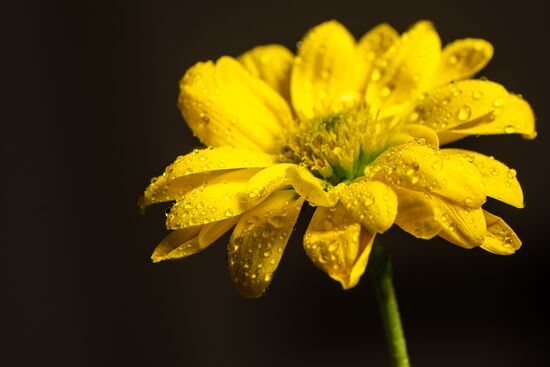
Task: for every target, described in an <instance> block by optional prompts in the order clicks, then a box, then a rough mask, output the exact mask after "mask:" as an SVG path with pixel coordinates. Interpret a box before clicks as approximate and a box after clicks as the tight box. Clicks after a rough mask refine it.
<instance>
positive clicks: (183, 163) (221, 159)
mask: <svg viewBox="0 0 550 367" xmlns="http://www.w3.org/2000/svg"><path fill="white" fill-rule="evenodd" d="M276 159H277V157H276V156H273V155H270V154H266V153H261V152H250V151H247V150H240V149H235V148H229V147H220V148H207V149H200V150H199V149H195V150H194V151H193V152H191V153H189V154H186V155H182V156H179V157H178V158H177V159H176V160H175V162H174V163H172V164H171V165H169V166H168V167H166V169H165V170H164V173H163V174H162V175H161V176H159V177H156V178H154V179H153V180H151V184H150V185H149V186H148V187H147V189H146V190H145V193H144V195H143V197H141V198H140V199H139V202H138V203H139V205H140V207H141V208H142V209H144V208H145V207H146V206H148V205H151V204H154V203H159V202H163V201H171V200H175V199H176V197H177V196H181V195H183V194H184V193H185V192H187V191H189V190H191V189H193V188H194V187H197V186H200V185H201V184H202V183H205V182H206V181H208V180H210V179H213V178H214V177H216V176H217V175H219V174H222V173H227V170H231V169H238V168H258V167H268V166H270V165H273V164H275V161H276ZM212 173H214V174H212Z"/></svg>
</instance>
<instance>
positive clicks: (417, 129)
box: [387, 124, 439, 149]
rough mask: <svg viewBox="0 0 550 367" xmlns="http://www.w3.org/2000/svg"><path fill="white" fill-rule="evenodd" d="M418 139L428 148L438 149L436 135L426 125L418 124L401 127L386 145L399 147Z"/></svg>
mask: <svg viewBox="0 0 550 367" xmlns="http://www.w3.org/2000/svg"><path fill="white" fill-rule="evenodd" d="M419 139H421V140H423V141H424V142H425V143H426V144H428V145H429V146H430V147H432V148H434V149H439V137H438V136H437V133H436V132H435V131H434V130H433V129H431V128H429V127H427V126H426V125H420V124H406V125H402V126H401V127H400V128H399V131H397V132H396V133H393V134H392V135H391V136H390V138H389V139H388V142H387V145H388V146H393V145H400V144H405V143H408V142H410V141H413V140H419Z"/></svg>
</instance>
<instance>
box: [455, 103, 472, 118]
mask: <svg viewBox="0 0 550 367" xmlns="http://www.w3.org/2000/svg"><path fill="white" fill-rule="evenodd" d="M471 115H472V109H471V108H470V107H469V106H467V105H464V106H462V107H460V108H459V109H458V112H457V115H456V117H457V118H458V121H467V120H468V119H469V118H470V116H471Z"/></svg>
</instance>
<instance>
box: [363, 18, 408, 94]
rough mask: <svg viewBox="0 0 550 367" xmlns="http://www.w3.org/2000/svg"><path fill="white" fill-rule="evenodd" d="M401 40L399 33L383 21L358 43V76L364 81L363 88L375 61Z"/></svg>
mask: <svg viewBox="0 0 550 367" xmlns="http://www.w3.org/2000/svg"><path fill="white" fill-rule="evenodd" d="M398 40H399V33H397V31H396V30H395V29H393V27H392V26H390V25H389V24H387V23H382V24H379V25H377V26H376V27H374V28H373V29H371V30H370V31H368V32H367V33H365V34H364V35H363V37H361V39H360V40H359V42H358V44H357V52H358V54H359V58H360V59H361V60H362V61H363V62H362V63H358V65H359V70H358V74H357V75H358V78H359V79H360V80H362V81H363V83H362V85H361V88H362V89H363V88H365V86H366V83H367V81H368V78H369V77H370V73H371V72H372V68H373V66H374V62H375V60H376V59H378V58H379V57H381V56H382V55H383V54H385V53H386V52H387V51H388V50H389V49H390V47H391V46H392V45H393V44H394V43H395V42H397V41H398Z"/></svg>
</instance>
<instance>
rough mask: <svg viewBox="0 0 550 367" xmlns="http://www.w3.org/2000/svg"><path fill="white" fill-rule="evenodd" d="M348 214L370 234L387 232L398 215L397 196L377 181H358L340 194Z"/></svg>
mask: <svg viewBox="0 0 550 367" xmlns="http://www.w3.org/2000/svg"><path fill="white" fill-rule="evenodd" d="M340 202H341V203H342V205H343V206H344V207H345V208H346V209H347V211H348V213H349V214H350V215H351V216H352V217H353V218H354V219H355V220H356V221H357V222H359V223H361V224H362V225H364V226H365V228H367V229H368V230H369V232H373V233H374V232H379V233H382V232H385V231H386V230H388V229H389V228H390V227H391V226H392V224H393V222H394V220H395V216H396V214H397V196H396V195H395V192H393V190H392V189H391V187H389V186H388V185H386V184H384V183H382V182H377V181H358V182H354V183H352V184H350V185H349V186H347V188H346V189H345V190H344V191H343V192H342V193H341V194H340Z"/></svg>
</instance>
